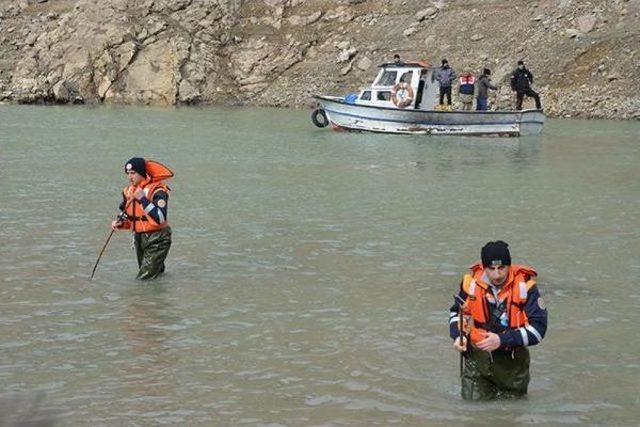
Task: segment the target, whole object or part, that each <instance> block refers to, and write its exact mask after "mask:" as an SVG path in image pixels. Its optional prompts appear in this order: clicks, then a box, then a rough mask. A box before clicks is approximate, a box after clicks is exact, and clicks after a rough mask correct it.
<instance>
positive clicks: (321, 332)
mask: <svg viewBox="0 0 640 427" xmlns="http://www.w3.org/2000/svg"><path fill="white" fill-rule="evenodd" d="M132 156H144V157H148V158H153V159H157V160H160V161H162V162H164V163H166V164H167V165H169V166H170V167H171V168H172V169H173V170H174V171H175V178H174V179H172V180H171V181H170V183H169V185H170V186H171V188H172V190H173V191H172V193H171V199H170V203H169V220H170V222H171V225H172V228H173V232H174V234H173V238H174V242H173V247H172V248H171V252H170V254H169V258H168V262H167V269H168V272H167V274H165V275H164V276H163V277H161V278H160V279H159V280H156V281H155V282H151V283H141V282H137V281H135V280H134V277H135V274H136V272H137V266H136V263H135V255H134V253H133V251H132V249H131V236H130V234H128V233H126V232H121V233H118V234H116V236H114V238H113V239H112V241H111V243H110V245H109V247H108V249H107V251H106V253H105V255H104V257H103V260H102V262H101V264H100V265H99V267H98V270H97V273H96V277H95V278H94V280H93V281H92V282H89V281H88V277H89V275H90V273H91V269H92V267H93V264H94V262H95V260H96V257H97V254H98V252H99V250H100V248H101V246H102V244H103V242H104V240H105V238H106V237H107V235H108V233H109V222H110V220H111V219H112V218H113V216H114V214H115V213H116V207H117V204H118V203H119V201H120V191H121V190H122V188H123V187H124V185H125V184H126V181H125V175H124V174H123V164H124V162H125V161H126V160H127V159H128V158H130V157H132ZM639 162H640V123H638V122H605V121H576V120H551V121H549V122H548V123H547V125H546V127H545V129H544V133H543V134H542V135H541V136H539V137H531V138H516V139H498V138H496V139H494V138H461V137H429V136H389V135H375V134H366V133H339V132H331V131H329V130H327V129H317V128H315V127H313V125H312V124H311V122H310V120H309V112H308V111H290V110H273V109H220V108H216V109H191V108H189V109H148V108H86V107H83V108H70V107H28V106H0V186H1V190H0V225H1V227H0V239H1V242H2V244H1V245H0V328H1V329H0V330H1V331H2V332H1V335H0V424H2V420H3V419H4V420H5V421H6V420H8V421H11V420H13V421H19V420H26V419H33V418H39V419H47V418H53V419H54V420H57V425H91V426H112V425H126V426H147V425H160V424H167V425H242V424H247V425H271V426H276V425H287V426H310V425H314V426H320V425H322V426H328V425H362V426H366V425H382V426H387V425H450V426H458V425H462V424H467V423H472V422H473V424H474V425H480V424H485V423H487V424H496V423H497V424H500V425H509V424H512V423H513V424H541V425H578V424H580V425H638V419H637V408H638V406H639V404H640V395H639V394H638V392H637V387H638V384H640V359H639V356H638V354H639V353H640V344H639V343H638V340H637V328H638V325H639V324H640V292H639V291H638V284H637V283H635V280H636V279H637V278H638V277H640V239H639V237H640V236H639V229H640V221H639V219H638V218H639V216H638V212H639V211H640V167H638V164H639ZM496 239H503V240H506V241H507V242H509V243H510V246H511V251H512V256H513V258H514V262H521V263H528V264H531V265H533V266H535V267H536V268H537V269H538V271H539V273H540V276H539V281H540V283H541V285H540V286H541V289H542V293H543V295H544V298H545V300H546V302H547V305H548V306H549V310H550V325H549V330H548V334H547V337H546V339H545V340H544V341H543V343H542V344H541V345H539V346H536V347H533V348H532V350H531V351H532V381H531V384H530V391H529V396H528V397H527V398H526V399H523V400H518V401H509V402H497V403H481V404H477V403H465V402H463V401H462V400H461V399H460V397H459V373H458V356H457V353H455V352H454V350H453V349H452V347H451V341H450V339H449V338H448V326H447V322H448V308H449V306H450V304H451V301H452V295H453V294H454V292H456V290H457V287H458V284H459V280H460V277H461V275H462V274H463V273H464V272H465V269H466V267H467V266H469V265H470V264H472V263H473V262H475V261H476V260H477V259H478V258H479V250H480V247H481V246H482V245H483V244H484V243H485V242H486V241H488V240H496ZM634 408H635V409H634Z"/></svg>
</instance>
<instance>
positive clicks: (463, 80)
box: [458, 73, 476, 85]
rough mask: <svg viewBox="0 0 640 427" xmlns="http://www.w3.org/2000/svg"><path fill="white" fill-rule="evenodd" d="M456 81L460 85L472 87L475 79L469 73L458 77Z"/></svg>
mask: <svg viewBox="0 0 640 427" xmlns="http://www.w3.org/2000/svg"><path fill="white" fill-rule="evenodd" d="M458 80H459V81H460V84H461V85H472V84H475V82H476V78H475V77H474V75H473V74H471V73H466V74H462V75H460V78H459V79H458Z"/></svg>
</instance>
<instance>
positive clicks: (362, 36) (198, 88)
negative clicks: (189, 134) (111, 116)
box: [0, 0, 640, 119]
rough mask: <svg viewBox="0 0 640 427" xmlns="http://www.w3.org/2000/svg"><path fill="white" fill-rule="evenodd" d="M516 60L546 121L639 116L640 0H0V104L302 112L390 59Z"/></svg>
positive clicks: (496, 99)
mask: <svg viewBox="0 0 640 427" xmlns="http://www.w3.org/2000/svg"><path fill="white" fill-rule="evenodd" d="M394 53H398V54H400V55H401V57H402V58H403V59H423V60H427V61H428V62H431V63H439V61H440V59H441V58H442V57H446V58H448V60H449V63H450V64H451V65H452V66H453V67H454V68H455V69H456V70H457V71H462V70H470V71H474V72H478V71H479V70H481V69H482V68H484V67H487V68H490V69H492V71H493V75H492V77H493V82H494V83H496V84H498V85H499V86H500V90H499V91H498V92H497V93H496V94H495V95H493V98H492V99H491V100H490V101H491V102H492V104H493V105H494V106H496V107H498V108H512V105H513V95H512V93H511V91H510V89H509V85H508V77H509V74H510V71H511V70H512V69H513V68H514V67H515V63H516V61H517V60H518V59H524V60H525V61H526V62H527V64H528V66H529V68H530V70H531V71H532V72H533V73H534V75H535V77H536V81H535V87H536V89H537V90H538V91H539V92H540V93H541V95H542V100H543V104H544V106H545V109H546V111H547V112H548V113H549V114H550V115H551V116H556V117H558V116H560V117H598V118H621V119H640V95H639V92H638V89H639V88H640V73H638V72H637V70H639V69H640V0H592V1H588V0H540V1H522V0H465V1H458V0H449V1H446V0H436V1H424V0H338V1H325V0H252V1H241V0H235V1H234V0H227V1H224V0H101V1H95V0H0V101H10V102H20V103H49V102H51V103H53V102H55V103H123V104H155V105H180V104H240V105H272V106H306V105H310V104H312V103H313V100H312V98H311V95H312V94H316V93H319V94H345V93H347V92H352V91H356V90H357V89H358V88H359V87H361V86H362V85H365V84H367V83H369V82H370V81H371V79H372V78H373V76H374V75H375V73H376V65H377V64H379V63H381V62H385V61H388V60H390V59H391V57H392V56H393V54H394Z"/></svg>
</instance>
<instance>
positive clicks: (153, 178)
mask: <svg viewBox="0 0 640 427" xmlns="http://www.w3.org/2000/svg"><path fill="white" fill-rule="evenodd" d="M124 171H125V173H126V174H127V177H128V179H129V185H128V186H127V187H126V188H125V189H124V191H123V192H122V197H123V200H122V203H121V204H120V212H121V215H120V216H118V219H117V220H115V221H113V222H112V223H111V228H112V229H114V230H116V229H118V230H122V229H124V230H132V231H133V241H134V246H135V250H136V256H137V258H138V267H139V268H140V270H139V271H138V275H137V278H138V279H141V280H146V279H153V278H155V277H156V276H158V275H159V274H160V273H162V272H164V269H165V265H164V261H165V259H166V258H167V254H168V253H169V248H170V247H171V228H170V227H169V223H168V222H167V208H168V203H169V187H167V186H166V184H165V183H164V181H163V180H164V179H168V178H171V177H172V176H173V172H171V171H170V170H169V169H168V168H167V167H166V166H164V165H162V164H161V163H158V162H155V161H153V160H147V161H145V159H143V158H141V157H134V158H132V159H130V160H129V161H128V162H127V163H126V164H125V167H124Z"/></svg>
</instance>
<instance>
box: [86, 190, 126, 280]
mask: <svg viewBox="0 0 640 427" xmlns="http://www.w3.org/2000/svg"><path fill="white" fill-rule="evenodd" d="M132 201H133V198H131V199H129V200H128V201H127V204H126V205H125V206H124V209H123V210H122V212H121V213H120V215H118V219H120V217H121V216H122V215H123V214H124V213H125V212H126V211H127V208H128V207H129V205H130V204H131V202H132ZM115 232H116V230H114V229H111V233H109V236H108V237H107V240H106V241H105V242H104V245H103V246H102V250H101V251H100V254H99V255H98V259H97V260H96V265H94V266H93V271H91V277H89V281H91V280H92V279H93V276H94V275H95V274H96V269H97V268H98V263H99V262H100V259H101V258H102V254H104V251H105V249H107V245H108V244H109V241H110V240H111V237H113V233H115Z"/></svg>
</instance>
